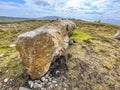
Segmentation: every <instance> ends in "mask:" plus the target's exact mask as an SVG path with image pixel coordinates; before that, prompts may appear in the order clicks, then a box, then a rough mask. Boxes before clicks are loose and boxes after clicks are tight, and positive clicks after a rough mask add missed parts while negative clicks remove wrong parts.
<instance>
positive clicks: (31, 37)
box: [16, 20, 76, 79]
mask: <svg viewBox="0 0 120 90" xmlns="http://www.w3.org/2000/svg"><path fill="white" fill-rule="evenodd" d="M75 28H76V25H75V24H74V23H73V22H72V21H69V20H56V21H53V22H51V23H49V24H46V25H44V26H42V27H40V28H37V29H35V30H33V31H30V32H26V33H23V34H21V35H19V36H18V40H17V44H16V48H17V50H18V51H19V53H20V57H21V61H22V64H23V65H24V66H25V68H26V69H27V70H28V74H29V75H30V76H31V78H32V79H37V78H39V77H41V76H43V75H44V74H45V73H46V72H47V71H48V69H49V67H50V64H51V62H54V61H53V58H54V57H55V56H59V55H62V54H63V52H64V50H65V49H66V48H67V47H68V45H69V36H70V35H71V34H72V32H73V30H74V29H75Z"/></svg>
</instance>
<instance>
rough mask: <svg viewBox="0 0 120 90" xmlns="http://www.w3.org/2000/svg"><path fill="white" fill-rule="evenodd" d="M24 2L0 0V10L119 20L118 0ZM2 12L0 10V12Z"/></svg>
mask: <svg viewBox="0 0 120 90" xmlns="http://www.w3.org/2000/svg"><path fill="white" fill-rule="evenodd" d="M24 2H25V3H24V4H18V3H13V2H12V1H11V2H5V1H4V2H1V1H0V10H11V11H12V10H13V12H14V11H15V10H17V11H19V12H20V13H21V12H23V13H27V14H24V15H26V16H29V17H41V16H53V15H55V16H62V17H75V18H81V19H87V20H88V19H90V20H91V19H108V18H112V19H113V18H114V19H118V20H120V18H119V17H120V10H119V9H120V0H24ZM0 13H2V12H0ZM6 13H7V12H6Z"/></svg>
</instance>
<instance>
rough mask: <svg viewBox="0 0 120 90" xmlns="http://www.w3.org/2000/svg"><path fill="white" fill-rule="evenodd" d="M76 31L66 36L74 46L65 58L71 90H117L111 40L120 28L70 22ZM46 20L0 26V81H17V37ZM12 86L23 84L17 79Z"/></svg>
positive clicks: (115, 47)
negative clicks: (73, 41)
mask: <svg viewBox="0 0 120 90" xmlns="http://www.w3.org/2000/svg"><path fill="white" fill-rule="evenodd" d="M73 21H74V22H75V23H76V25H77V28H76V30H75V31H74V32H73V35H72V36H71V37H70V38H71V39H74V40H75V41H76V43H74V44H73V45H72V46H70V47H69V48H68V49H67V50H66V52H65V55H67V54H71V56H72V57H71V58H69V59H68V60H67V66H68V69H69V71H68V72H67V75H68V78H69V80H68V83H69V84H70V87H71V88H72V90H114V89H115V90H120V78H119V76H120V48H119V47H120V41H118V40H115V39H113V36H114V34H115V33H116V31H117V30H118V29H119V28H120V26H117V25H112V24H104V23H96V22H87V21H81V20H73ZM48 22H49V21H23V22H16V23H9V24H0V55H1V57H0V82H2V81H3V80H4V79H5V78H13V79H14V78H20V77H21V75H22V74H23V69H24V67H23V66H22V65H21V63H20V57H19V53H18V52H17V50H16V48H15V47H10V45H11V44H15V43H16V40H17V36H18V35H19V34H21V33H23V32H27V31H30V30H33V29H35V28H37V27H40V26H42V25H44V24H46V23H48ZM16 83H18V84H16V86H12V87H13V88H15V87H17V86H20V85H22V84H23V82H21V81H20V80H19V81H18V82H16Z"/></svg>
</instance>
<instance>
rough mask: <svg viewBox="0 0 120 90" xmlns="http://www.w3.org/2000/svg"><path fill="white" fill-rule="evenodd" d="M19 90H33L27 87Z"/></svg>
mask: <svg viewBox="0 0 120 90" xmlns="http://www.w3.org/2000/svg"><path fill="white" fill-rule="evenodd" d="M19 90H31V89H28V88H25V87H19Z"/></svg>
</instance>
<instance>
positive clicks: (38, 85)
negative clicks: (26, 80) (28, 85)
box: [34, 83, 43, 88]
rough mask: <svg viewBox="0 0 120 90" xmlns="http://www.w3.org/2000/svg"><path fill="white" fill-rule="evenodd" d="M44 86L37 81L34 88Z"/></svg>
mask: <svg viewBox="0 0 120 90" xmlns="http://www.w3.org/2000/svg"><path fill="white" fill-rule="evenodd" d="M42 87H43V85H42V84H38V83H35V84H34V88H42Z"/></svg>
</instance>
